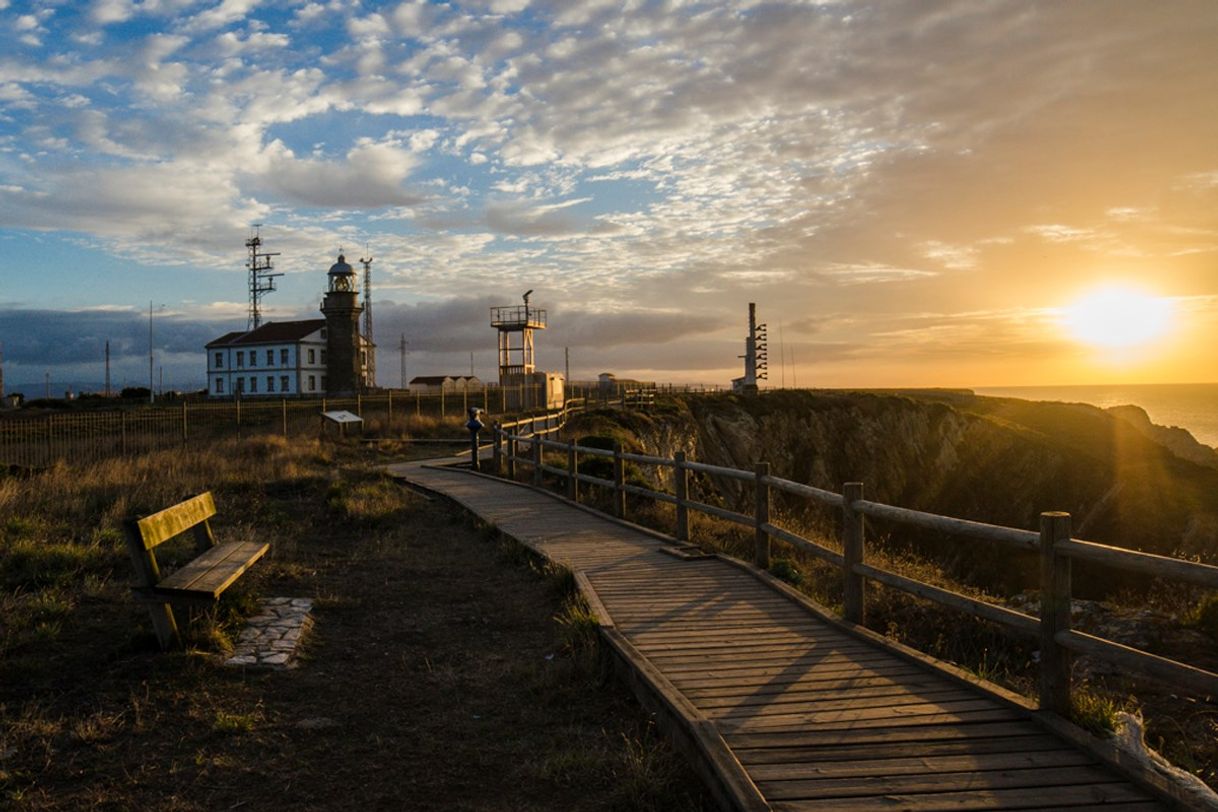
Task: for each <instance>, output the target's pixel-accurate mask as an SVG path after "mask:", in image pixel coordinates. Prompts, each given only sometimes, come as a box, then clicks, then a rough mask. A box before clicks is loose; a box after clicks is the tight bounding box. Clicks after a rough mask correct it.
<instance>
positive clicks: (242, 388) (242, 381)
mask: <svg viewBox="0 0 1218 812" xmlns="http://www.w3.org/2000/svg"><path fill="white" fill-rule="evenodd" d="M244 391H245V378H238V379H237V394H241V393H242V392H244Z"/></svg>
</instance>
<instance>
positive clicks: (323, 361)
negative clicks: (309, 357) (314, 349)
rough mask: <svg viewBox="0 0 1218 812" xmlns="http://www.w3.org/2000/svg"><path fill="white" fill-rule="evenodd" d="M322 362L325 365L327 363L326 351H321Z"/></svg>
mask: <svg viewBox="0 0 1218 812" xmlns="http://www.w3.org/2000/svg"><path fill="white" fill-rule="evenodd" d="M321 362H322V363H323V364H324V363H325V362H326V351H325V350H322V351H321Z"/></svg>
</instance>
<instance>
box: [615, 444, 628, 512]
mask: <svg viewBox="0 0 1218 812" xmlns="http://www.w3.org/2000/svg"><path fill="white" fill-rule="evenodd" d="M613 515H614V516H617V517H618V518H619V519H624V518H626V462H625V460H623V459H622V444H621V442H619V441H617V440H615V441H614V443H613Z"/></svg>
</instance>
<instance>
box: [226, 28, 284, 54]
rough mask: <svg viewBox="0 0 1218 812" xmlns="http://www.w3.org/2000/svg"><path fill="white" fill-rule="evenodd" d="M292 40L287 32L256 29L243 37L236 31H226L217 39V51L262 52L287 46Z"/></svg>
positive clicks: (228, 52) (227, 52)
mask: <svg viewBox="0 0 1218 812" xmlns="http://www.w3.org/2000/svg"><path fill="white" fill-rule="evenodd" d="M291 42H292V40H291V38H290V37H289V36H288V35H287V34H268V33H266V32H264V31H254V32H250V33H249V34H247V35H246V36H245V37H242V36H241V35H240V34H238V33H237V32H235V31H225V32H224V33H223V34H220V35H219V36H217V37H216V39H215V47H216V53H218V54H220V55H222V56H239V55H241V54H245V53H250V52H260V51H264V50H266V49H270V48H286V47H288V45H290V44H291Z"/></svg>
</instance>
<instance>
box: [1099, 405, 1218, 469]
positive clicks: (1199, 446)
mask: <svg viewBox="0 0 1218 812" xmlns="http://www.w3.org/2000/svg"><path fill="white" fill-rule="evenodd" d="M1107 411H1108V413H1109V414H1111V415H1113V416H1115V417H1119V418H1120V419H1122V420H1124V421H1125V422H1126V423H1129V424H1130V425H1131V426H1133V427H1134V428H1135V429H1137V430H1138V431H1139V432H1141V433H1142V434H1143V435H1145V436H1146V437H1148V438H1150V439H1151V440H1154V441H1155V442H1156V443H1158V444H1159V445H1161V446H1163V447H1164V448H1166V449H1168V450H1169V451H1171V453H1173V454H1175V455H1176V456H1177V457H1179V458H1180V459H1184V460H1188V461H1189V462H1195V463H1197V464H1198V465H1204V466H1206V467H1207V468H1215V469H1218V450H1215V449H1213V448H1211V447H1210V446H1208V445H1205V444H1204V443H1199V442H1197V438H1196V437H1194V436H1193V435H1191V434H1189V433H1188V431H1187V430H1185V429H1182V428H1180V427H1179V426H1159V425H1156V424H1154V423H1151V422H1150V415H1148V414H1146V410H1145V409H1143V408H1142V407H1141V406H1111V407H1109V408H1108V409H1107Z"/></svg>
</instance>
